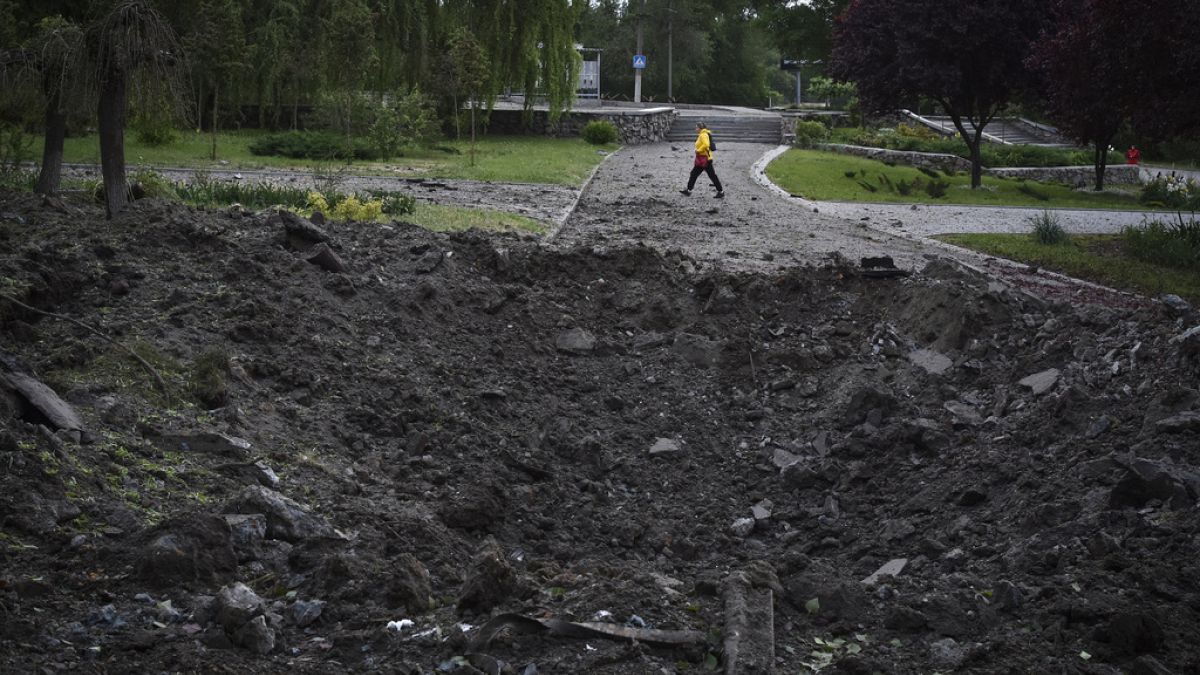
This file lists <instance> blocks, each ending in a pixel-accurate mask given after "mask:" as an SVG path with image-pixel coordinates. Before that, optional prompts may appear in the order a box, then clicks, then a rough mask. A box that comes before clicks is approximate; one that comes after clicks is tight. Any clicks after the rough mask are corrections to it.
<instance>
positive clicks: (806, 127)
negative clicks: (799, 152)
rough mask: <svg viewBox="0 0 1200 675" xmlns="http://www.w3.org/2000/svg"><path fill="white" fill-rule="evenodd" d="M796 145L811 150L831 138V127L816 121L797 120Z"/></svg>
mask: <svg viewBox="0 0 1200 675" xmlns="http://www.w3.org/2000/svg"><path fill="white" fill-rule="evenodd" d="M794 129H795V133H796V145H798V146H800V147H802V148H811V147H812V146H814V145H816V144H817V143H820V142H822V141H824V140H825V139H827V138H829V127H827V126H825V125H824V124H821V123H820V122H817V121H816V120H796V124H795V127H794Z"/></svg>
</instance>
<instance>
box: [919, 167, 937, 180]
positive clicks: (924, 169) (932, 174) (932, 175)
mask: <svg viewBox="0 0 1200 675" xmlns="http://www.w3.org/2000/svg"><path fill="white" fill-rule="evenodd" d="M917 171H920V172H921V173H923V174H925V175H926V176H929V177H930V178H941V174H939V173H938V172H937V169H930V168H928V167H924V166H918V167H917Z"/></svg>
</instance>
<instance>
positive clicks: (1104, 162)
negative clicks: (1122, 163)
mask: <svg viewBox="0 0 1200 675" xmlns="http://www.w3.org/2000/svg"><path fill="white" fill-rule="evenodd" d="M1107 167H1108V141H1104V142H1103V143H1101V142H1100V141H1096V192H1102V191H1103V190H1104V170H1105V169H1106V168H1107Z"/></svg>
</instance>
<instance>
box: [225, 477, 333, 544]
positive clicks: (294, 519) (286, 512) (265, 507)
mask: <svg viewBox="0 0 1200 675" xmlns="http://www.w3.org/2000/svg"><path fill="white" fill-rule="evenodd" d="M229 510H230V511H231V512H234V513H261V514H262V515H263V516H265V517H266V519H267V538H268V539H282V540H284V541H288V542H292V543H295V542H298V541H304V540H306V539H318V538H324V537H335V536H337V533H336V532H335V531H334V529H333V527H332V526H330V525H329V523H327V522H325V520H324V519H323V518H321V517H319V516H314V515H312V514H311V513H308V512H307V511H305V510H304V509H303V508H302V507H301V506H300V505H299V504H297V503H296V502H294V501H292V500H291V499H288V498H287V497H284V496H283V495H281V494H279V493H278V492H275V491H274V490H271V489H269V488H265V487H262V486H261V485H254V486H251V487H248V488H246V489H244V490H242V492H241V493H240V494H238V495H237V496H236V497H234V498H233V500H232V501H231V502H230V503H229Z"/></svg>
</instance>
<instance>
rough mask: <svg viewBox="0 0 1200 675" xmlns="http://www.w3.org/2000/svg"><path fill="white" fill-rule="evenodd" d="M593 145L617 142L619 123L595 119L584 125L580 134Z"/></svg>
mask: <svg viewBox="0 0 1200 675" xmlns="http://www.w3.org/2000/svg"><path fill="white" fill-rule="evenodd" d="M580 135H582V136H583V140H585V141H587V142H588V143H591V144H592V145H608V144H610V143H616V142H617V125H615V124H613V123H612V122H609V121H608V120H593V121H591V122H588V123H587V125H585V126H584V127H583V132H582V133H581V134H580Z"/></svg>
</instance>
